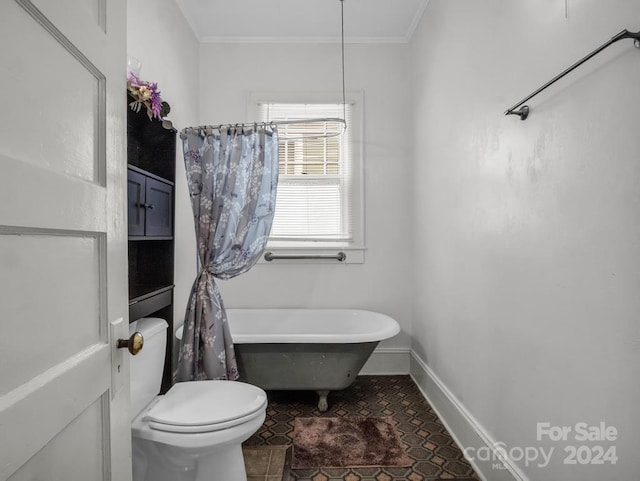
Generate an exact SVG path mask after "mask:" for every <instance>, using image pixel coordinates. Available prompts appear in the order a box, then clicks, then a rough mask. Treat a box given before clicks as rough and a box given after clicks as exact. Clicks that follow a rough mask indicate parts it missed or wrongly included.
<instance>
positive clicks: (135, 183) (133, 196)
mask: <svg viewBox="0 0 640 481" xmlns="http://www.w3.org/2000/svg"><path fill="white" fill-rule="evenodd" d="M145 179H146V177H145V176H144V175H142V174H139V173H138V172H133V171H132V170H129V171H128V174H127V216H128V224H129V235H130V236H134V235H139V236H142V235H144V210H145V209H144V203H145Z"/></svg>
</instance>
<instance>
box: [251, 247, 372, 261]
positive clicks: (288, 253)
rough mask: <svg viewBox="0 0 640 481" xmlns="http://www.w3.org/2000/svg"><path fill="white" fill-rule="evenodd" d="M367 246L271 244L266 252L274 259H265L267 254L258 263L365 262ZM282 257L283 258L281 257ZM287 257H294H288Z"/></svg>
mask: <svg viewBox="0 0 640 481" xmlns="http://www.w3.org/2000/svg"><path fill="white" fill-rule="evenodd" d="M365 250H366V247H364V246H362V247H357V246H349V247H346V246H336V245H333V246H315V245H314V246H308V245H307V246H289V247H284V246H281V245H269V246H267V248H266V249H265V254H266V253H271V254H272V255H273V256H274V257H276V258H274V259H273V260H270V261H267V260H265V254H263V255H262V256H261V257H260V260H259V261H258V264H364V251H365ZM340 252H343V253H344V254H345V258H344V260H342V261H340V260H338V259H337V258H336V257H337V256H338V254H339V253H340ZM280 257H282V258H280ZM286 257H294V258H290V259H287V258H286ZM301 257H303V258H301Z"/></svg>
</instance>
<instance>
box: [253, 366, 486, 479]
mask: <svg viewBox="0 0 640 481" xmlns="http://www.w3.org/2000/svg"><path fill="white" fill-rule="evenodd" d="M268 395H269V406H268V407H267V418H266V420H265V422H264V424H263V426H262V428H261V429H260V430H259V431H258V432H257V433H255V434H254V435H253V436H252V437H251V438H249V439H248V440H247V441H246V443H245V445H247V446H256V445H290V444H292V436H293V420H294V418H296V417H298V416H327V417H336V416H373V417H382V416H390V417H391V418H392V419H393V420H394V421H395V423H396V429H397V430H398V432H399V433H400V438H401V439H402V441H403V443H404V444H405V446H406V448H407V453H408V454H409V456H410V457H411V458H412V459H413V460H414V463H413V465H412V466H411V467H406V468H397V467H396V468H392V467H387V468H339V469H336V468H321V469H305V470H302V469H292V470H291V471H290V473H291V474H290V479H289V480H285V481H431V480H435V479H454V480H458V481H462V480H465V481H470V480H479V478H478V477H477V475H476V474H475V473H474V471H473V469H472V468H471V466H470V465H469V463H468V462H467V461H466V460H465V459H464V456H463V454H462V451H461V450H460V448H459V447H458V446H457V445H456V444H455V443H454V441H453V439H451V436H450V435H449V433H448V432H447V430H446V429H445V427H444V426H443V425H442V423H441V421H440V419H439V418H438V416H437V415H436V414H435V413H434V412H433V410H432V409H431V407H430V406H429V404H428V403H427V401H426V400H425V399H424V397H423V396H422V394H421V393H420V391H419V390H418V388H417V386H416V385H415V384H414V382H413V381H412V380H411V378H410V377H409V376H358V378H357V379H356V381H355V382H354V383H353V384H352V385H351V386H350V387H349V388H347V389H345V390H344V391H338V392H333V393H331V394H330V395H329V410H328V411H327V412H325V413H321V412H320V411H318V408H317V403H318V397H317V395H316V394H315V393H314V392H304V391H300V392H287V391H272V392H269V393H268Z"/></svg>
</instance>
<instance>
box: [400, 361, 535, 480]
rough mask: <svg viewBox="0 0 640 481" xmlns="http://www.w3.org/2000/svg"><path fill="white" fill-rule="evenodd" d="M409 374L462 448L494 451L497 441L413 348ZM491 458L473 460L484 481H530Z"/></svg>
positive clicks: (497, 459)
mask: <svg viewBox="0 0 640 481" xmlns="http://www.w3.org/2000/svg"><path fill="white" fill-rule="evenodd" d="M409 373H410V375H411V377H412V378H413V380H414V382H415V383H416V385H417V386H418V388H419V389H420V390H421V391H422V394H423V395H424V397H425V398H426V399H427V401H428V402H429V404H430V405H431V407H432V408H433V410H434V411H435V412H436V414H437V415H438V417H439V418H440V420H441V421H442V424H444V426H445V427H446V428H447V430H448V431H449V434H451V437H452V438H453V439H454V441H455V442H456V443H457V444H458V446H459V447H460V449H462V450H464V449H465V448H467V447H472V448H473V451H472V452H474V453H475V452H478V449H479V448H485V449H487V448H488V449H489V450H491V452H493V447H494V446H496V441H495V440H494V439H493V438H492V437H491V436H490V435H489V434H488V433H487V432H486V430H485V429H484V428H483V427H482V426H481V425H480V423H478V421H476V419H475V418H474V417H473V416H472V415H471V414H470V413H469V412H468V411H467V409H466V408H465V407H464V405H463V404H462V403H461V402H460V401H458V399H457V398H456V397H455V396H454V395H453V393H452V392H451V391H450V390H449V389H448V388H447V387H446V386H445V385H444V383H443V382H442V381H441V380H440V379H439V378H438V376H436V375H435V373H434V372H433V371H432V370H431V369H430V368H429V366H427V364H426V363H425V362H424V361H423V360H422V359H420V357H419V356H418V355H417V354H416V353H415V352H414V351H411V359H410V369H409ZM485 452H486V451H485ZM485 457H486V456H485ZM491 457H492V458H496V459H491V460H487V461H481V460H478V459H474V460H471V459H469V462H470V463H471V465H472V466H473V468H474V469H475V471H476V473H478V475H479V476H480V478H482V479H483V480H484V481H529V478H528V477H527V476H526V475H525V474H524V473H522V471H521V470H520V469H519V468H518V467H517V466H516V465H514V464H513V463H512V462H510V461H509V460H507V461H506V462H505V461H503V460H501V459H500V458H498V457H497V456H491Z"/></svg>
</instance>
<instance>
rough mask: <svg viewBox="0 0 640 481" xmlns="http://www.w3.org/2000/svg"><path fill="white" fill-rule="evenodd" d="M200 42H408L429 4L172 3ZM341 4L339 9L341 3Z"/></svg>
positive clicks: (401, 0)
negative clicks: (341, 27) (342, 13)
mask: <svg viewBox="0 0 640 481" xmlns="http://www.w3.org/2000/svg"><path fill="white" fill-rule="evenodd" d="M176 3H177V4H178V6H179V7H180V9H181V10H182V12H183V14H184V16H185V18H186V19H187V21H188V22H189V24H190V25H191V28H192V29H193V31H194V33H195V34H196V36H197V37H198V39H199V40H200V42H202V43H213V42H255V43H258V42H260V43H262V42H313V43H323V42H339V41H340V38H341V30H340V23H341V20H340V19H341V6H344V36H345V41H346V42H347V43H406V42H408V41H409V40H410V39H411V36H412V35H413V31H414V29H415V28H416V25H417V24H418V21H419V20H420V17H421V16H422V12H423V11H424V9H425V7H426V6H427V3H429V0H344V1H343V2H341V0H176ZM341 4H342V5H341Z"/></svg>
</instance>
